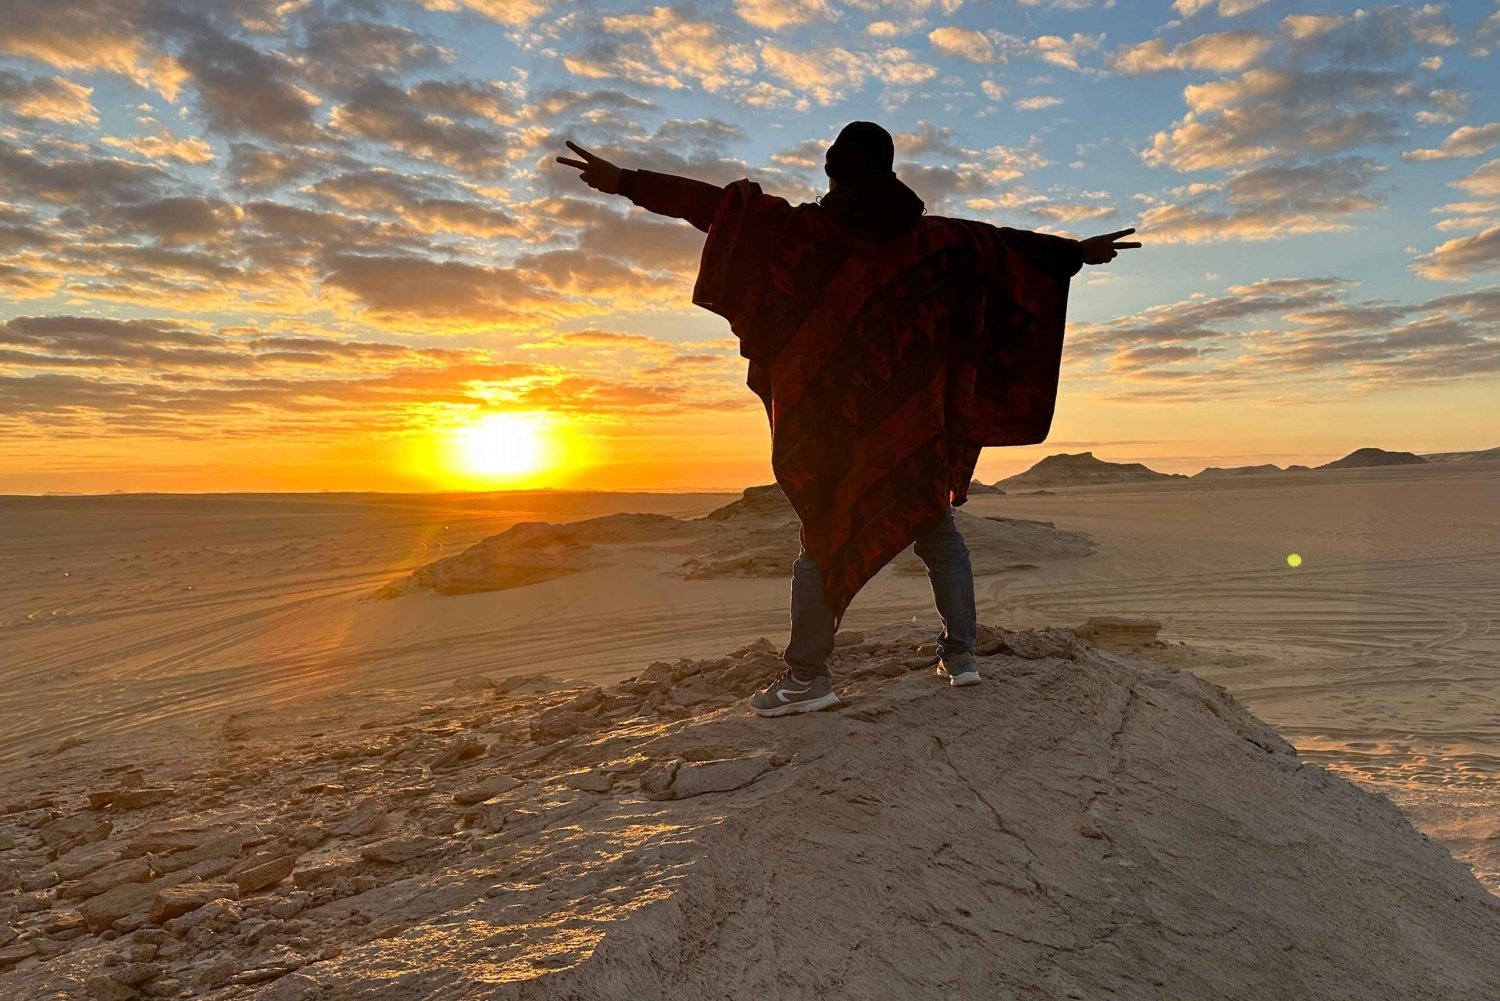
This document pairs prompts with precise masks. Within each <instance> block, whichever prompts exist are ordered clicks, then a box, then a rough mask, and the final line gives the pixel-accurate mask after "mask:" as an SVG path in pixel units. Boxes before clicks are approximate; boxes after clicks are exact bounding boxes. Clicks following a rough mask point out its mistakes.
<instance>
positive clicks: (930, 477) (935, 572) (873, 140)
mask: <svg viewBox="0 0 1500 1001" xmlns="http://www.w3.org/2000/svg"><path fill="white" fill-rule="evenodd" d="M567 146H568V148H569V149H570V150H572V151H573V153H574V154H576V157H577V158H576V159H575V158H570V157H562V156H559V157H558V158H557V162H558V163H561V164H563V165H565V166H568V167H573V168H576V169H577V170H578V171H579V177H580V179H581V180H582V181H583V182H584V183H585V184H587V185H588V186H589V187H591V188H593V189H594V190H596V191H601V192H604V193H606V194H618V195H624V196H625V197H626V198H629V199H630V200H631V201H632V202H634V203H635V204H636V205H638V206H640V207H642V208H644V209H648V210H649V211H651V212H655V213H658V214H660V215H667V216H673V217H675V218H679V219H686V220H687V221H688V222H690V223H692V224H693V225H694V226H695V227H697V228H698V229H700V230H702V231H703V232H705V233H707V234H708V238H707V240H706V242H705V244H704V247H703V258H702V261H701V264H700V266H699V271H698V278H697V283H696V284H695V286H694V288H693V302H694V303H695V304H696V305H699V306H702V307H704V308H705V309H708V310H710V311H712V312H714V313H717V314H719V315H720V316H722V317H724V318H725V319H726V320H728V321H729V324H730V328H731V329H732V330H733V331H734V333H735V335H736V336H737V337H738V338H739V343H740V354H741V355H742V356H743V357H745V358H746V359H748V361H749V371H748V375H747V377H746V382H747V384H748V385H749V387H750V389H751V390H752V391H754V393H755V394H756V395H757V396H759V397H760V399H761V402H762V403H764V404H765V408H766V417H767V419H768V420H769V421H770V425H771V467H772V469H773V470H774V471H775V474H776V482H777V483H778V484H780V486H781V488H782V490H783V491H784V492H785V493H786V496H787V499H788V500H789V501H790V502H791V505H792V508H793V509H794V510H795V511H796V512H797V516H798V518H800V519H801V522H802V532H801V536H802V537H801V543H802V550H801V552H800V554H799V555H798V556H797V560H796V562H795V563H794V564H793V568H792V595H791V598H792V608H791V619H792V622H791V639H790V641H789V642H788V644H787V647H786V649H785V650H784V651H783V653H782V659H783V660H784V661H785V663H786V670H785V671H784V672H783V674H782V676H781V677H780V678H779V679H778V680H777V681H775V682H773V683H772V684H771V685H769V686H768V687H766V688H764V689H761V690H760V691H758V692H756V693H755V694H754V696H753V697H752V699H751V705H752V707H753V708H754V710H755V711H756V712H757V713H759V714H761V715H762V716H783V715H787V714H790V713H800V712H809V711H812V710H817V709H826V708H829V707H831V706H834V705H837V704H838V701H839V699H838V696H837V695H836V694H834V692H833V689H832V686H831V683H830V679H829V675H828V666H827V662H828V658H829V656H830V655H831V654H832V652H833V646H834V636H835V634H836V633H837V631H838V627H839V625H840V623H841V622H842V620H843V616H844V612H845V610H846V609H847V608H848V607H849V603H850V602H851V601H852V600H853V598H854V596H855V594H856V593H858V592H859V590H860V588H862V587H863V586H864V585H865V583H866V582H868V581H869V580H870V578H872V577H874V576H875V574H876V573H877V572H879V570H880V569H881V568H882V567H884V566H885V565H886V564H887V563H889V562H890V561H891V560H892V559H893V558H894V557H895V556H896V555H897V554H899V553H900V552H901V551H902V550H904V549H905V548H906V547H907V546H913V548H914V550H915V551H916V554H917V556H918V557H920V558H921V559H922V561H923V562H924V563H925V564H926V565H927V570H928V577H929V579H930V580H931V582H932V590H933V598H934V600H935V602H936V604H937V608H938V614H939V615H940V616H941V618H942V620H943V633H942V635H941V637H940V638H939V641H938V644H939V652H940V659H939V663H938V667H937V673H938V676H939V677H940V678H943V679H945V680H947V681H948V682H949V683H950V684H952V685H969V684H973V683H975V682H977V681H978V680H979V670H978V666H977V663H976V661H975V657H974V641H975V635H976V632H977V628H978V626H977V620H976V616H975V610H974V574H973V569H972V567H971V565H970V562H969V551H968V548H967V546H966V545H965V544H964V540H963V536H962V535H961V534H960V533H959V531H958V528H957V526H956V525H955V524H954V508H956V507H959V506H961V505H962V504H963V503H964V502H965V501H966V500H967V499H968V488H969V481H970V480H971V479H972V478H973V475H974V467H975V465H976V464H977V462H978V460H979V453H980V450H981V449H983V448H984V447H985V446H986V445H1030V444H1035V443H1037V442H1041V441H1044V440H1045V439H1046V437H1047V431H1048V428H1049V427H1050V425H1051V422H1052V410H1053V406H1054V403H1055V401H1056V397H1057V376H1058V366H1059V363H1060V360H1061V356H1062V339H1063V324H1064V318H1065V314H1066V311H1067V300H1068V284H1069V281H1070V280H1071V278H1072V276H1073V275H1074V274H1076V273H1077V272H1078V269H1079V268H1080V267H1081V266H1082V265H1084V264H1107V263H1108V262H1110V261H1112V260H1114V258H1115V256H1116V254H1117V253H1118V252H1119V251H1120V250H1124V249H1127V248H1133V247H1139V246H1140V244H1139V243H1121V242H1119V240H1120V238H1121V237H1125V236H1128V235H1130V234H1131V233H1133V232H1135V231H1134V230H1133V229H1125V230H1120V231H1119V232H1116V233H1108V234H1105V235H1103V236H1096V237H1091V238H1090V239H1087V240H1070V239H1067V238H1066V237H1061V236H1052V235H1050V234H1046V233H1033V232H1029V231H1026V230H1017V229H1010V228H1006V227H998V226H992V225H990V224H988V223H983V222H977V221H973V220H964V219H948V218H943V217H937V216H926V215H924V212H925V207H924V206H923V204H922V200H921V199H920V198H919V197H917V194H916V193H915V192H914V191H912V190H911V188H909V187H907V186H906V185H905V184H904V183H902V182H901V180H900V179H899V178H897V176H896V174H895V171H894V170H893V169H892V168H893V165H894V162H895V144H894V142H893V140H892V138H891V134H890V133H889V132H887V131H886V130H885V129H883V128H881V127H880V126H879V125H876V124H874V123H873V122H851V123H850V124H849V125H847V126H845V127H844V129H843V130H842V131H841V132H840V133H839V135H838V138H837V140H835V142H834V143H833V145H832V146H830V147H829V148H828V151H827V155H826V160H825V163H824V168H823V169H824V173H826V174H827V175H828V179H829V190H828V194H826V195H824V196H822V197H821V198H820V199H819V200H818V201H817V202H808V203H804V204H801V205H795V206H794V205H792V204H791V203H789V202H788V201H786V199H784V198H777V197H774V196H772V195H767V194H764V193H763V192H762V191H761V189H760V186H759V185H758V184H756V183H754V182H753V181H750V180H739V181H735V182H733V183H731V184H728V185H724V186H722V187H721V186H719V185H716V184H707V183H705V182H703V181H697V180H693V179H691V178H687V177H678V176H676V175H672V174H662V173H657V172H655V171H650V170H622V169H621V168H619V167H618V166H616V165H615V164H613V163H610V162H609V161H608V160H605V159H603V158H602V157H599V156H596V155H594V154H593V153H591V152H589V151H588V150H586V149H583V148H582V147H580V146H578V145H576V144H575V143H573V142H568V143H567Z"/></svg>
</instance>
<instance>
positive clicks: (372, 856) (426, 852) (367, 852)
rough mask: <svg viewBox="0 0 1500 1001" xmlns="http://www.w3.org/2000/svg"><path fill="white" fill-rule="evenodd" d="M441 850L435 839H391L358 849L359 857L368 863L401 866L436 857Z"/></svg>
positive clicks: (440, 844)
mask: <svg viewBox="0 0 1500 1001" xmlns="http://www.w3.org/2000/svg"><path fill="white" fill-rule="evenodd" d="M441 850H442V842H441V841H439V840H438V839H437V838H391V839H389V840H386V841H377V842H375V843H374V844H373V845H366V846H365V847H364V848H362V849H360V852H359V857H360V858H362V859H364V860H366V861H368V862H380V863H382V864H385V865H401V864H402V863H404V862H413V861H416V860H417V859H422V858H427V857H429V856H432V855H436V854H437V853H438V852H439V851H441Z"/></svg>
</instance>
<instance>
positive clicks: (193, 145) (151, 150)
mask: <svg viewBox="0 0 1500 1001" xmlns="http://www.w3.org/2000/svg"><path fill="white" fill-rule="evenodd" d="M138 121H139V122H140V124H141V127H142V128H144V129H147V130H148V131H149V133H150V134H149V135H139V136H126V137H121V136H102V137H101V138H100V139H99V141H100V142H101V143H103V144H104V145H106V146H113V147H114V148H116V149H124V150H129V151H130V152H132V153H134V154H136V155H137V156H141V157H145V158H146V159H147V160H167V159H172V160H181V161H182V162H183V163H208V162H209V161H211V160H213V159H214V148H213V146H212V145H210V144H209V143H207V142H205V141H203V140H202V139H196V138H193V137H191V136H179V135H175V134H174V133H173V132H172V130H171V129H169V128H167V127H166V126H165V125H163V124H161V123H160V122H158V121H156V119H154V118H149V117H142V118H140V119H138Z"/></svg>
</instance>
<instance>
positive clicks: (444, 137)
mask: <svg viewBox="0 0 1500 1001" xmlns="http://www.w3.org/2000/svg"><path fill="white" fill-rule="evenodd" d="M329 127H330V128H331V129H333V130H334V131H335V132H339V133H343V134H345V135H349V136H356V137H359V138H361V139H368V140H372V141H375V142H382V143H386V144H388V145H390V146H392V147H394V148H395V149H397V150H400V151H401V152H403V153H405V154H406V155H408V156H410V157H413V158H415V159H426V160H435V161H437V162H438V163H441V164H443V165H445V166H448V167H451V168H453V169H454V170H457V171H460V172H462V173H465V174H469V175H473V176H483V177H495V176H498V175H499V173H500V172H501V171H502V170H503V169H504V167H505V166H506V165H507V164H508V163H509V162H510V161H511V160H512V159H513V158H514V157H515V156H516V155H517V154H518V153H519V151H518V150H517V149H516V147H515V145H514V142H513V137H511V136H509V135H507V134H505V133H500V132H496V131H494V130H493V129H491V128H490V127H489V126H484V125H473V124H468V123H465V122H456V121H453V120H451V119H445V118H441V117H438V116H433V115H429V114H427V113H425V112H424V111H423V110H422V109H421V107H420V106H419V104H418V101H417V100H416V99H415V98H414V97H413V95H412V94H410V93H408V92H407V91H404V90H402V89H401V88H400V87H397V86H394V85H393V84H390V83H386V82H384V81H380V80H371V81H368V82H366V83H365V84H363V85H362V86H361V87H360V88H359V90H358V91H356V92H355V93H354V94H353V95H352V96H351V97H350V98H349V100H347V101H346V102H344V103H343V104H341V105H339V106H338V107H336V108H334V109H333V112H332V113H331V115H330V116H329Z"/></svg>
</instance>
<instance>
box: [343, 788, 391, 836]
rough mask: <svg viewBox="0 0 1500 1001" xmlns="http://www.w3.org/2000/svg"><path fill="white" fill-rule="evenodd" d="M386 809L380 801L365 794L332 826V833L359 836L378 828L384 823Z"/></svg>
mask: <svg viewBox="0 0 1500 1001" xmlns="http://www.w3.org/2000/svg"><path fill="white" fill-rule="evenodd" d="M385 817H386V811H385V807H383V806H381V804H380V801H379V800H377V799H376V798H375V797H373V796H366V797H365V798H364V799H362V800H360V801H359V802H358V803H356V804H354V809H353V810H351V811H350V812H349V813H348V814H347V815H346V816H345V817H344V819H343V820H340V821H339V822H338V823H337V824H335V825H334V826H333V829H332V832H331V833H332V834H333V836H334V837H337V838H359V837H364V836H365V835H367V834H371V833H373V832H375V831H377V830H379V829H380V827H381V825H382V824H384V823H385Z"/></svg>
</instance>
